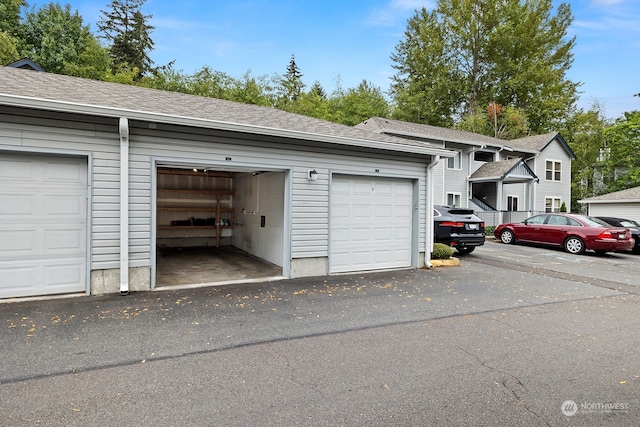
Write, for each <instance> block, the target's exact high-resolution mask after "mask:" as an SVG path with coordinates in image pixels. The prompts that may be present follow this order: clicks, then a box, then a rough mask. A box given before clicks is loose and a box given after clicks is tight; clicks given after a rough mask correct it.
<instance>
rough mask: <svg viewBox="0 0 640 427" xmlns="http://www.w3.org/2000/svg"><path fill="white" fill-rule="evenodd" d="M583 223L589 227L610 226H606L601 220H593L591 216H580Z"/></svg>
mask: <svg viewBox="0 0 640 427" xmlns="http://www.w3.org/2000/svg"><path fill="white" fill-rule="evenodd" d="M580 218H581V219H582V220H583V221H584V222H585V223H587V225H588V226H590V227H611V225H609V224H607V223H606V222H604V221H603V220H601V219H599V218H595V217H592V216H582V217H580Z"/></svg>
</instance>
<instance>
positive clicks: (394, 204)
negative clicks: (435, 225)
mask: <svg viewBox="0 0 640 427" xmlns="http://www.w3.org/2000/svg"><path fill="white" fill-rule="evenodd" d="M330 212H331V214H330V233H331V234H330V256H329V271H330V272H331V273H341V272H349V271H364V270H376V269H385V268H399V267H410V266H411V247H412V234H413V233H412V224H413V215H412V212H413V183H412V181H410V180H406V179H385V178H371V177H356V176H348V175H334V178H333V182H332V185H331V209H330Z"/></svg>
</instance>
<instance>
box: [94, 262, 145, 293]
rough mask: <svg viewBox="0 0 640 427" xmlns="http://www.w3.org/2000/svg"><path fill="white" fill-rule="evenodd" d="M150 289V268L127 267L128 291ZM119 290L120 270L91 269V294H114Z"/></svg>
mask: <svg viewBox="0 0 640 427" xmlns="http://www.w3.org/2000/svg"><path fill="white" fill-rule="evenodd" d="M149 290H151V269H150V268H149V267H131V268H129V291H131V292H136V291H149ZM119 292H120V270H119V269H110V270H93V271H91V295H101V294H115V293H119Z"/></svg>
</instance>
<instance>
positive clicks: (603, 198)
mask: <svg viewBox="0 0 640 427" xmlns="http://www.w3.org/2000/svg"><path fill="white" fill-rule="evenodd" d="M618 200H620V201H624V200H629V201H632V200H640V187H633V188H627V189H626V190H620V191H614V192H613V193H607V194H602V195H600V196H595V197H590V198H588V199H583V200H579V202H580V203H593V202H596V203H597V202H609V201H618Z"/></svg>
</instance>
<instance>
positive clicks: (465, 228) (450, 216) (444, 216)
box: [433, 206, 484, 254]
mask: <svg viewBox="0 0 640 427" xmlns="http://www.w3.org/2000/svg"><path fill="white" fill-rule="evenodd" d="M433 228H434V232H433V234H434V237H435V242H437V243H444V244H447V245H450V246H452V247H454V248H455V249H456V250H457V251H458V253H460V254H468V253H471V252H473V250H474V249H475V248H476V246H482V245H484V221H483V220H482V219H481V218H480V217H478V216H477V215H475V214H474V213H473V210H472V209H463V208H456V207H451V206H434V209H433Z"/></svg>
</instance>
